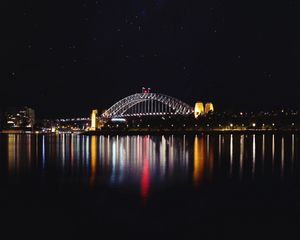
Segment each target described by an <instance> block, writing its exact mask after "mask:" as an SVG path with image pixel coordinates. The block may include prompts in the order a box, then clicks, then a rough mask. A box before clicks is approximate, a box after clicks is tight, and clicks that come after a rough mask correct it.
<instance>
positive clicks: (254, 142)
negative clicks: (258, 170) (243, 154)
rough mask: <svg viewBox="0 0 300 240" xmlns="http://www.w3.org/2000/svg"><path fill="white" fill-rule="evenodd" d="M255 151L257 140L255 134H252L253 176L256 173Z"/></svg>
mask: <svg viewBox="0 0 300 240" xmlns="http://www.w3.org/2000/svg"><path fill="white" fill-rule="evenodd" d="M255 153H256V141H255V134H253V135H252V177H254V174H255V161H256V159H255Z"/></svg>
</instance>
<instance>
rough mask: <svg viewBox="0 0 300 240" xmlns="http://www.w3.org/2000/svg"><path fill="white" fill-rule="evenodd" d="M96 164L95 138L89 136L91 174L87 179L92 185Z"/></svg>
mask: <svg viewBox="0 0 300 240" xmlns="http://www.w3.org/2000/svg"><path fill="white" fill-rule="evenodd" d="M96 165H97V138H96V136H92V137H91V175H90V179H89V183H90V186H93V185H94V183H95V178H96Z"/></svg>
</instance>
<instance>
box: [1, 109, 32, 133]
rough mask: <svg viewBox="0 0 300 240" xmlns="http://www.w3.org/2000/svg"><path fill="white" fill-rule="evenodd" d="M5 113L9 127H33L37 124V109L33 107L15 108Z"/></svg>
mask: <svg viewBox="0 0 300 240" xmlns="http://www.w3.org/2000/svg"><path fill="white" fill-rule="evenodd" d="M5 115H6V127H7V128H33V127H34V125H35V111H34V109H32V108H29V107H21V108H13V109H10V110H9V111H7V112H6V114H5Z"/></svg>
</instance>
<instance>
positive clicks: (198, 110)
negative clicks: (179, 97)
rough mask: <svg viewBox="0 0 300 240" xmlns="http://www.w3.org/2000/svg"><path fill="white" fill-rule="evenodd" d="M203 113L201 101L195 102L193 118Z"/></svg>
mask: <svg viewBox="0 0 300 240" xmlns="http://www.w3.org/2000/svg"><path fill="white" fill-rule="evenodd" d="M203 113H204V106H203V102H196V104H195V109H194V116H195V118H198V117H199V116H200V115H202V114H203Z"/></svg>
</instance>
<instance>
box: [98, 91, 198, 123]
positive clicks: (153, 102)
mask: <svg viewBox="0 0 300 240" xmlns="http://www.w3.org/2000/svg"><path fill="white" fill-rule="evenodd" d="M191 113H193V108H192V107H191V106H189V105H188V104H186V103H184V102H182V101H180V100H178V99H176V98H173V97H170V96H167V95H164V94H160V93H149V92H148V93H136V94H133V95H130V96H128V97H125V98H123V99H121V100H120V101H118V102H117V103H115V104H114V105H112V106H111V107H110V108H109V109H108V110H106V111H105V112H104V113H103V114H102V117H103V118H114V117H132V116H157V115H173V114H175V115H188V114H191Z"/></svg>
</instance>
